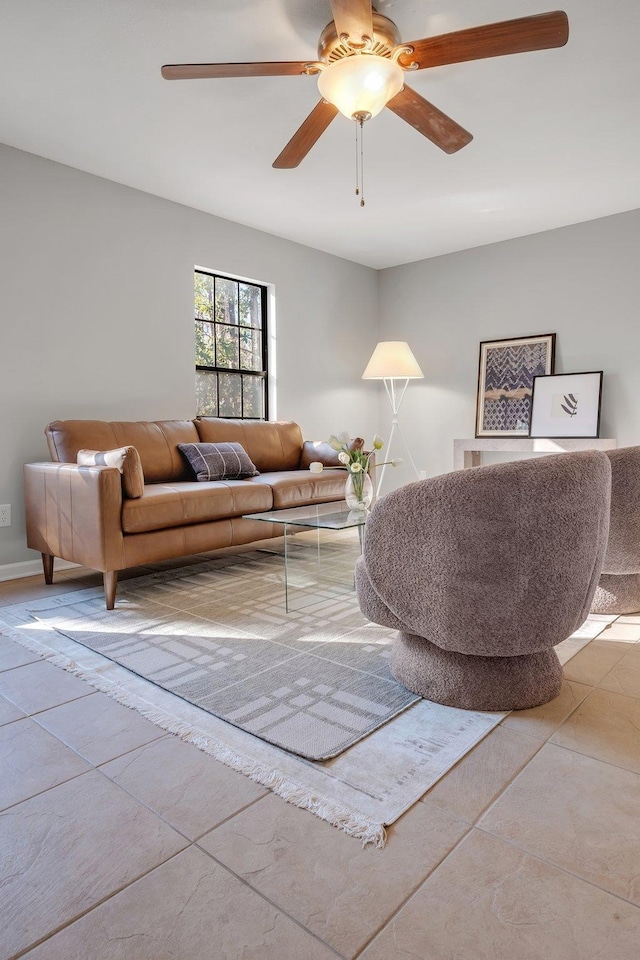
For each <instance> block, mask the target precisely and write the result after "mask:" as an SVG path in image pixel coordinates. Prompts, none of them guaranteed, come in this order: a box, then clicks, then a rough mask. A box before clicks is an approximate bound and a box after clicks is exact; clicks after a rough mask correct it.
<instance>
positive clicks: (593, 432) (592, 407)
mask: <svg viewBox="0 0 640 960" xmlns="http://www.w3.org/2000/svg"><path fill="white" fill-rule="evenodd" d="M601 402H602V370H593V371H589V372H587V373H556V374H551V375H549V376H546V377H534V380H533V394H532V397H531V421H530V424H529V436H530V437H559V438H569V437H580V438H582V437H584V438H588V437H598V436H599V435H600V406H601Z"/></svg>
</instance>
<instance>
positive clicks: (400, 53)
mask: <svg viewBox="0 0 640 960" xmlns="http://www.w3.org/2000/svg"><path fill="white" fill-rule="evenodd" d="M330 3H331V12H332V14H333V20H332V21H331V22H330V23H329V24H327V26H326V27H325V28H324V30H323V31H322V33H321V34H320V39H319V41H318V59H317V60H315V61H307V60H301V61H282V62H279V63H278V62H273V63H182V64H169V65H166V66H164V67H163V68H162V76H163V77H164V78H165V80H201V79H209V78H217V77H278V76H295V75H305V74H306V75H307V76H310V75H313V74H317V75H318V89H319V91H320V95H321V97H322V99H321V100H320V102H319V103H318V104H316V106H315V107H314V109H313V110H312V111H311V113H310V114H309V116H308V117H307V119H306V120H305V121H304V122H303V124H302V125H301V126H300V127H299V128H298V130H296V132H295V133H294V135H293V137H292V138H291V140H290V141H289V143H288V144H287V145H286V147H285V148H284V150H283V151H282V152H281V153H280V155H279V156H278V157H277V158H276V160H275V161H274V163H273V166H274V167H277V168H291V167H297V166H298V164H299V163H300V162H301V161H302V160H303V159H304V158H305V157H306V155H307V154H308V153H309V151H310V150H311V148H312V147H313V145H314V144H315V143H316V141H317V140H318V139H319V137H320V136H321V135H322V134H323V133H324V131H325V130H326V129H327V127H328V126H329V124H330V123H331V121H332V120H333V119H334V117H335V116H336V115H337V114H338V112H340V113H343V114H344V115H345V116H346V117H349V118H350V119H353V120H356V121H358V122H359V124H360V127H362V123H363V122H364V121H365V120H369V119H370V118H371V117H373V116H375V115H376V114H377V113H379V112H380V111H381V110H382V109H383V107H385V106H386V107H388V108H389V109H390V110H392V111H393V113H395V114H396V115H397V116H399V117H401V118H402V119H403V120H406V122H407V123H409V124H411V126H412V127H414V128H415V129H416V130H417V131H418V132H419V133H421V134H422V135H423V136H425V137H427V138H428V139H429V140H431V142H432V143H435V145H436V146H437V147H440V149H441V150H444V151H445V153H455V152H456V151H457V150H460V149H461V148H462V147H464V146H466V144H468V143H469V142H470V141H471V140H472V139H473V137H472V135H471V134H470V133H469V132H468V131H467V130H465V129H464V128H463V127H461V126H460V125H459V124H458V123H456V122H455V120H452V119H451V117H448V116H447V115H446V114H445V113H442V111H441V110H439V109H438V108H437V107H436V106H434V105H433V104H432V103H429V101H428V100H425V99H424V97H422V96H421V95H420V94H419V93H416V91H415V90H412V89H411V87H408V86H407V85H406V84H405V82H404V75H405V73H406V72H408V71H412V70H424V69H426V68H427V67H439V66H442V65H443V64H449V63H461V62H463V61H465V60H481V59H484V58H486V57H500V56H504V55H506V54H511V53H525V52H527V51H530V50H546V49H548V48H550V47H562V46H564V44H565V43H566V42H567V40H568V38H569V23H568V20H567V15H566V13H563V12H562V11H555V12H552V13H540V14H537V15H535V16H531V17H521V18H519V19H517V20H504V21H502V22H500V23H489V24H485V25H484V26H481V27H470V28H469V29H467V30H458V31H456V32H455V33H445V34H441V35H440V36H437V37H426V38H425V39H423V40H412V41H410V42H409V43H403V42H402V40H401V37H400V33H399V31H398V28H397V27H396V25H395V23H393V21H391V20H389V18H388V17H385V16H383V15H382V14H380V13H377V12H376V11H375V10H374V9H373V8H372V5H371V0H330Z"/></svg>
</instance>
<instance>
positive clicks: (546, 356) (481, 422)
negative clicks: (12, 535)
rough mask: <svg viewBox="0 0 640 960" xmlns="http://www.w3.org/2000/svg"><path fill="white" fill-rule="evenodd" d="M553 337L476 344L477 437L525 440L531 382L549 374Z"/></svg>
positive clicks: (551, 366)
mask: <svg viewBox="0 0 640 960" xmlns="http://www.w3.org/2000/svg"><path fill="white" fill-rule="evenodd" d="M555 339H556V335H555V333H548V334H544V335H541V336H537V337H522V338H520V339H517V340H492V341H486V342H484V343H481V344H480V371H479V375H478V407H477V414H476V436H477V437H526V436H528V434H529V422H530V419H531V393H532V390H533V378H534V377H539V376H545V375H548V374H550V373H553V362H554V352H555Z"/></svg>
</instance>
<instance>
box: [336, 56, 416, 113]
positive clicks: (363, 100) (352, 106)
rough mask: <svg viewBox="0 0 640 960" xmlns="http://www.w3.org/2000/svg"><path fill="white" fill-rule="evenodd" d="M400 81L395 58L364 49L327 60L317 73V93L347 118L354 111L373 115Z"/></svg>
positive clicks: (400, 85)
mask: <svg viewBox="0 0 640 960" xmlns="http://www.w3.org/2000/svg"><path fill="white" fill-rule="evenodd" d="M403 85H404V73H403V71H402V68H401V67H399V66H398V64H397V63H396V61H395V60H390V59H389V58H388V57H378V56H375V55H373V54H364V53H363V54H358V55H356V56H352V57H345V58H344V59H343V60H336V61H335V63H330V64H329V65H328V66H327V67H326V68H325V69H324V70H323V71H322V72H321V74H320V76H319V77H318V90H319V91H320V94H321V96H323V97H324V99H325V100H328V101H329V103H332V104H333V105H334V106H335V107H337V108H338V110H339V111H340V113H343V114H344V116H345V117H347V118H348V119H349V120H351V118H352V117H353V116H354V114H357V113H368V114H370V115H371V116H372V117H375V116H376V114H378V113H380V111H381V110H382V108H383V107H384V106H385V104H386V103H387V101H388V100H391V98H392V97H395V95H396V94H397V93H399V92H400V90H402V87H403Z"/></svg>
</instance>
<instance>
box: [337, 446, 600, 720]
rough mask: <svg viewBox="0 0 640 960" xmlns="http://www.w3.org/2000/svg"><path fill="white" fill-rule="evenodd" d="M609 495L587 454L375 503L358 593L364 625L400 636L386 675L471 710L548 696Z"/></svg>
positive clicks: (583, 598)
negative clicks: (373, 624) (372, 624)
mask: <svg viewBox="0 0 640 960" xmlns="http://www.w3.org/2000/svg"><path fill="white" fill-rule="evenodd" d="M610 492H611V468H610V465H609V460H608V458H607V457H606V456H605V455H604V454H603V453H599V452H590V451H589V452H585V453H571V454H562V455H557V456H551V457H543V458H541V459H536V460H528V461H522V462H518V463H503V464H496V465H493V466H487V467H479V468H476V469H473V470H461V471H458V472H455V473H449V474H445V475H443V476H440V477H435V478H434V479H431V480H423V481H421V482H419V483H412V484H409V485H408V486H405V487H401V488H400V489H399V490H395V491H394V492H393V493H390V494H388V495H387V496H385V497H383V498H382V499H381V500H380V501H379V502H378V503H377V504H376V505H375V507H374V508H373V510H372V512H371V517H370V518H369V520H368V521H367V527H366V537H365V544H364V553H363V556H362V557H360V559H359V560H358V563H357V566H356V588H357V592H358V599H359V601H360V607H361V609H362V612H363V613H364V615H365V616H366V617H368V618H369V619H370V620H373V621H375V622H377V623H380V624H383V625H384V626H388V627H391V628H395V629H397V630H399V631H400V632H399V635H398V638H397V640H396V641H395V644H394V649H393V659H392V672H393V675H394V676H395V678H396V679H397V680H398V681H400V683H403V684H404V685H405V686H407V687H408V688H409V689H410V690H413V691H414V692H416V693H419V694H420V695H421V696H423V697H425V698H427V699H428V700H435V701H437V702H439V703H444V704H448V705H450V706H455V707H464V708H467V709H474V710H512V709H525V708H527V707H532V706H537V705H538V704H541V703H546V702H547V701H548V700H551V699H553V698H554V697H555V696H557V694H558V693H559V691H560V686H561V683H562V667H561V666H560V662H559V660H558V657H557V655H556V653H555V650H554V649H553V647H554V646H555V645H556V644H558V643H560V642H561V641H562V640H564V639H566V638H567V637H568V636H570V635H571V634H572V633H573V632H574V630H576V629H577V628H578V627H579V626H580V624H581V623H582V622H583V621H584V620H585V619H586V617H587V615H588V613H589V608H590V606H591V601H592V599H593V595H594V592H595V589H596V586H597V584H598V578H599V576H600V570H601V567H602V562H603V559H604V553H605V547H606V543H607V535H608V528H609V507H610Z"/></svg>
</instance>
